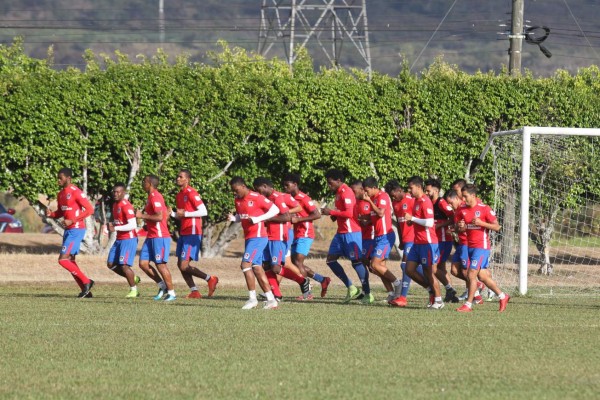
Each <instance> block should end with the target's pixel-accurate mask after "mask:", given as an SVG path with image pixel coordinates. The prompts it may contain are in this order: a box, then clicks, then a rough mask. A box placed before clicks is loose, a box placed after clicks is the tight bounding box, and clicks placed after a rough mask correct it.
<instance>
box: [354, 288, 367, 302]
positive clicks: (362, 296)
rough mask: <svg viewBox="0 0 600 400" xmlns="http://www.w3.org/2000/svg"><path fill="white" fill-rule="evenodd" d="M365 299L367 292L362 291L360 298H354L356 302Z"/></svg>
mask: <svg viewBox="0 0 600 400" xmlns="http://www.w3.org/2000/svg"><path fill="white" fill-rule="evenodd" d="M364 298H365V292H363V291H362V290H361V291H360V294H359V295H358V296H356V297H355V298H354V300H362V299H364Z"/></svg>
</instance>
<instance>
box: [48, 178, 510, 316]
mask: <svg viewBox="0 0 600 400" xmlns="http://www.w3.org/2000/svg"><path fill="white" fill-rule="evenodd" d="M71 177H72V172H71V170H69V169H68V168H64V169H61V170H60V171H59V174H58V183H59V185H60V186H61V187H62V190H61V192H60V193H59V195H58V197H57V198H58V206H59V208H58V210H57V211H55V212H51V211H48V216H49V217H51V218H60V217H63V221H62V223H63V226H64V227H65V235H64V238H63V247H62V250H61V255H60V257H59V264H60V265H61V266H63V267H64V268H66V269H67V270H69V272H71V274H72V275H73V277H74V279H75V281H76V282H77V283H78V284H79V286H80V288H81V293H80V294H79V297H82V298H85V297H91V296H92V293H91V289H92V286H93V285H94V281H92V280H90V279H89V278H87V277H86V276H85V274H83V272H82V271H81V270H80V269H79V267H78V266H77V264H76V262H75V255H76V254H77V253H78V250H79V245H80V243H81V240H82V239H83V235H84V234H85V226H84V222H83V220H84V219H85V218H86V217H87V216H88V215H89V214H91V212H92V211H91V210H92V207H91V204H90V203H89V201H88V200H87V199H86V198H85V195H84V194H83V193H82V192H81V190H79V189H78V188H77V187H76V186H74V185H73V184H72V183H71ZM325 178H326V179H327V185H328V187H329V189H330V190H331V191H332V192H333V193H334V194H335V202H334V207H333V208H329V207H327V206H325V207H322V208H321V209H320V210H319V208H318V207H317V205H316V204H315V202H314V201H313V200H312V199H311V198H310V197H309V196H308V195H307V194H306V193H302V192H301V191H300V189H299V187H300V177H299V176H298V175H296V174H288V175H286V176H285V177H284V178H283V180H282V189H283V192H279V191H276V190H275V187H274V184H273V183H272V182H271V181H270V180H269V179H268V178H264V177H260V178H256V179H255V180H254V181H253V184H252V188H250V187H249V186H248V185H247V184H246V182H245V181H244V179H243V178H241V177H234V178H232V179H231V180H230V182H229V185H230V188H231V191H232V193H233V195H234V197H235V214H230V215H229V220H230V221H231V222H234V223H235V222H239V223H241V224H242V228H243V232H244V239H245V248H244V255H243V258H242V262H241V270H242V272H243V274H244V277H245V281H246V285H247V288H248V294H249V298H248V301H246V303H245V304H244V305H243V307H242V308H243V309H253V308H256V307H257V306H258V304H259V301H258V297H257V292H256V281H258V283H259V286H260V287H261V289H262V291H263V293H264V294H263V296H264V297H265V298H266V301H265V303H264V306H263V308H265V309H274V308H277V307H278V304H279V300H281V298H282V295H281V291H280V288H279V282H280V280H281V279H282V278H286V279H289V280H293V281H294V282H296V283H297V284H298V285H299V288H300V291H301V295H300V296H299V297H298V299H299V300H311V299H313V294H312V286H311V284H310V279H312V280H314V281H315V282H317V283H319V284H320V287H321V293H320V295H321V297H325V296H326V295H327V289H328V287H329V285H330V283H331V278H329V277H327V276H322V275H320V274H318V273H316V272H314V271H313V270H312V269H311V268H309V267H308V266H307V265H306V264H305V261H306V257H307V256H308V254H309V252H310V248H311V245H312V243H313V240H314V237H315V234H314V227H313V221H314V220H316V219H318V218H321V216H322V215H325V216H330V218H331V219H332V220H333V221H335V222H336V223H337V232H336V234H335V236H334V238H333V240H332V242H331V245H330V248H329V252H328V255H327V261H326V262H327V265H328V266H329V268H330V269H331V271H332V272H333V274H334V275H336V276H337V277H338V278H339V279H340V281H341V282H342V283H343V284H344V286H345V287H346V288H347V294H346V297H345V298H344V300H343V301H344V302H350V301H352V300H353V299H360V301H361V302H362V303H363V304H372V303H373V302H374V301H375V299H374V296H373V294H372V293H371V290H370V284H369V272H371V273H372V274H374V275H377V276H378V277H379V278H380V279H381V281H382V283H383V284H384V286H385V288H386V290H387V292H388V298H387V302H388V304H389V305H391V306H395V307H406V305H407V302H408V301H407V295H408V291H409V287H410V283H411V281H415V282H416V283H418V284H419V285H420V286H422V287H424V288H425V289H426V290H427V291H428V292H429V295H430V301H429V304H428V306H427V307H428V308H429V309H431V310H439V309H442V308H443V307H444V302H458V301H459V298H458V297H457V296H456V295H457V292H456V290H455V289H454V288H453V287H452V285H451V283H450V278H449V276H450V275H449V273H448V271H447V269H446V262H447V260H448V259H449V256H450V254H451V252H452V249H453V248H454V247H456V250H455V252H454V255H453V257H452V265H451V273H452V275H454V276H455V277H457V278H459V279H461V280H463V281H465V282H466V285H467V290H466V292H465V295H464V298H465V299H466V301H465V303H464V304H463V305H462V306H461V307H459V308H457V311H459V312H470V311H472V309H473V304H474V303H475V304H477V303H480V302H482V299H481V295H480V290H481V289H482V288H483V287H484V285H485V286H487V287H488V289H489V290H491V291H493V292H494V293H495V294H496V295H497V296H498V298H499V302H500V308H499V311H504V310H505V308H506V305H507V303H508V301H509V299H510V297H509V296H508V295H507V294H505V293H504V292H502V291H501V290H500V289H499V288H498V286H497V285H496V283H495V282H494V280H493V279H492V277H491V274H490V273H489V271H488V269H487V266H488V259H489V257H490V238H489V231H498V230H499V229H500V225H499V224H498V221H497V219H496V217H495V214H494V212H493V211H492V210H491V208H490V207H489V206H487V205H485V204H483V203H482V202H481V200H480V199H479V198H478V197H477V188H476V187H475V185H472V184H466V182H465V181H464V180H457V181H455V182H454V183H453V185H452V188H451V189H450V190H449V191H448V192H447V193H446V196H445V199H444V198H442V197H440V191H441V183H440V182H439V181H438V180H436V179H429V180H427V181H423V179H421V178H420V177H417V176H414V177H411V178H410V179H409V180H408V182H407V185H406V187H405V186H403V185H401V184H400V183H399V182H398V181H395V180H393V181H390V182H388V183H387V184H386V185H385V188H381V187H380V186H379V184H378V182H377V180H376V179H375V178H372V177H370V178H367V179H365V180H364V181H355V182H353V183H351V185H350V186H348V185H347V184H346V183H345V177H344V174H343V173H342V172H341V171H339V170H329V171H327V173H326V174H325ZM190 179H191V173H190V172H189V171H188V170H185V169H182V170H181V171H179V173H178V175H177V185H178V186H179V188H180V192H179V193H178V194H177V197H176V210H174V211H171V210H170V209H169V208H167V206H166V205H165V202H164V199H163V197H162V195H161V194H160V193H159V192H158V190H157V188H158V184H159V179H158V177H156V176H154V175H148V176H146V177H144V180H143V188H144V190H145V191H146V193H148V200H147V203H146V206H145V208H144V211H143V212H142V211H137V212H135V211H134V209H133V206H132V205H131V203H129V201H128V200H127V199H126V198H125V197H126V193H125V192H126V188H125V185H124V184H120V183H119V184H116V185H115V186H114V188H113V197H114V205H113V213H112V218H113V222H111V223H110V224H109V231H111V232H113V231H116V232H117V238H116V242H115V243H114V245H113V246H112V247H111V251H110V254H109V257H108V262H107V265H108V267H109V268H110V269H111V270H113V271H114V272H115V273H117V274H119V275H121V276H123V277H125V278H126V279H127V282H128V284H129V286H130V291H129V293H128V294H127V297H129V298H134V297H138V296H139V291H138V290H137V286H136V285H137V283H138V282H139V278H138V277H137V276H136V275H135V274H134V273H133V271H132V269H131V267H132V265H133V260H134V257H135V253H136V249H137V235H136V229H137V221H136V218H137V219H141V220H143V221H144V223H145V225H146V227H147V232H148V235H147V237H146V240H145V241H144V244H143V246H142V250H141V252H140V257H139V265H140V268H141V269H142V270H143V271H144V272H145V273H146V274H147V275H148V276H149V277H150V278H151V279H152V280H154V281H155V282H156V283H157V284H158V288H159V291H158V294H157V295H156V296H155V297H154V299H155V300H162V301H173V300H175V299H176V295H175V291H174V288H173V283H172V278H171V275H170V272H169V269H168V268H167V261H168V255H169V250H170V233H169V231H168V227H167V219H168V218H169V216H170V217H172V218H175V219H177V220H178V221H179V222H180V232H179V233H180V235H179V239H178V242H177V250H176V255H177V257H178V267H179V269H180V271H181V273H182V275H183V278H184V280H185V282H186V283H187V285H188V286H189V287H190V290H191V291H190V294H189V295H188V296H187V297H192V298H199V297H201V296H200V293H199V292H198V288H197V287H196V285H195V282H194V279H193V277H194V276H195V277H199V278H201V279H204V280H206V282H207V284H208V288H209V292H208V296H212V295H213V293H214V291H215V289H216V286H217V283H218V281H219V280H218V278H217V277H216V276H209V275H208V274H205V273H204V272H202V271H201V270H199V269H198V268H195V267H192V266H191V265H190V262H191V261H193V260H198V256H199V252H200V248H201V241H202V217H203V216H205V215H207V210H206V207H205V205H204V203H203V202H202V200H201V198H200V195H199V194H198V192H197V191H196V190H194V189H193V188H192V187H191V186H190V185H189V183H190ZM392 215H394V216H395V217H396V220H397V230H398V233H399V236H400V237H399V239H400V240H399V241H400V248H401V250H402V264H401V269H402V277H396V275H395V274H394V273H393V272H392V271H391V269H390V268H388V266H387V260H388V259H389V256H390V252H391V249H392V248H393V246H394V245H395V243H396V236H395V232H394V230H393V227H392V223H393V222H392ZM455 239H456V240H457V241H458V243H457V244H456V246H454V243H455ZM340 257H345V258H347V259H348V260H350V262H351V263H352V267H353V269H354V270H355V271H356V273H357V275H358V279H359V280H360V287H361V288H360V289H359V288H358V287H357V286H355V285H354V284H353V283H352V280H351V279H350V278H349V277H348V275H347V274H346V272H345V271H344V268H343V267H342V265H341V264H340V263H339V262H338V259H339V258H340ZM150 262H153V263H154V264H155V265H156V269H155V268H154V267H152V266H151V265H150ZM157 270H158V271H157ZM440 283H441V284H442V285H443V286H444V287H445V290H446V295H445V298H444V299H442V295H441V290H440Z"/></svg>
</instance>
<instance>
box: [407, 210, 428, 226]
mask: <svg viewBox="0 0 600 400" xmlns="http://www.w3.org/2000/svg"><path fill="white" fill-rule="evenodd" d="M404 218H405V219H406V221H407V222H411V223H413V224H417V225H421V226H424V227H425V228H432V227H433V225H434V220H433V218H417V217H414V216H413V215H412V214H409V213H406V214H404Z"/></svg>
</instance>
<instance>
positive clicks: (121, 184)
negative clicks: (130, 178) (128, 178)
mask: <svg viewBox="0 0 600 400" xmlns="http://www.w3.org/2000/svg"><path fill="white" fill-rule="evenodd" d="M118 187H120V188H123V189H125V190H127V186H126V185H125V184H124V183H123V182H117V183H115V184H114V185H113V189H115V188H118Z"/></svg>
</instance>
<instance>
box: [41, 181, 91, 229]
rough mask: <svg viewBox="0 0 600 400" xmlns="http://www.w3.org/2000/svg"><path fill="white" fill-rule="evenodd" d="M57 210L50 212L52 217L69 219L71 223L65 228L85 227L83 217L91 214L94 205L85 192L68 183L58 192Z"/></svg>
mask: <svg viewBox="0 0 600 400" xmlns="http://www.w3.org/2000/svg"><path fill="white" fill-rule="evenodd" d="M57 202H58V210H56V211H55V212H53V213H52V215H51V217H52V218H60V217H63V218H64V219H70V220H71V221H74V223H73V224H71V225H69V226H67V227H66V228H65V229H85V217H87V216H88V215H92V213H93V212H94V207H93V206H92V204H91V203H90V201H89V200H88V199H87V197H86V195H85V193H83V192H82V191H81V189H79V188H78V187H77V186H75V185H69V186H67V187H65V188H63V189H62V190H61V191H60V192H58V196H57Z"/></svg>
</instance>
